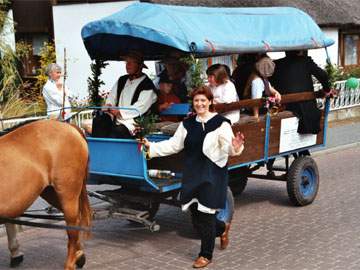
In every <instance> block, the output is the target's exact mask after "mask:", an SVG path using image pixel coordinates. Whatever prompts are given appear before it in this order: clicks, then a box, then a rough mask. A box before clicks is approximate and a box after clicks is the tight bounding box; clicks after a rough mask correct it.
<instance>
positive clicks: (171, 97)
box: [158, 73, 181, 122]
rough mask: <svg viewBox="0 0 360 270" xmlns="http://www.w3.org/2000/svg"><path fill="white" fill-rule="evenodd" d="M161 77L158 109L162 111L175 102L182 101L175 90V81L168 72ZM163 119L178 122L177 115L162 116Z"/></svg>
mask: <svg viewBox="0 0 360 270" xmlns="http://www.w3.org/2000/svg"><path fill="white" fill-rule="evenodd" d="M159 77H160V79H159V90H160V91H159V92H160V93H159V95H158V110H159V112H162V111H164V110H166V109H168V108H169V107H170V106H171V105H172V104H174V103H180V102H181V101H180V98H179V97H178V96H176V95H175V94H174V92H173V81H172V80H170V78H169V77H168V75H167V74H166V73H161V74H160V76H159ZM160 120H161V121H171V122H178V121H180V120H181V119H179V118H178V117H177V116H161V117H160Z"/></svg>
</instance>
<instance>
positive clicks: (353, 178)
mask: <svg viewBox="0 0 360 270" xmlns="http://www.w3.org/2000/svg"><path fill="white" fill-rule="evenodd" d="M359 157H360V146H359V145H355V146H354V147H351V148H344V149H342V150H341V151H325V152H323V153H318V154H316V155H315V156H314V158H315V160H316V162H317V164H318V167H319V171H320V178H321V180H320V181H321V185H320V190H319V193H318V196H317V199H316V200H315V201H314V203H313V204H311V205H309V206H306V207H294V206H292V205H291V204H290V203H289V200H288V196H287V192H286V185H285V183H283V182H274V181H264V180H255V179H254V180H252V179H251V180H249V184H248V186H247V188H246V190H245V192H244V193H243V194H242V195H241V196H239V197H237V198H236V199H235V207H236V213H235V216H234V220H233V224H232V229H231V238H230V240H231V242H230V245H229V247H228V248H227V249H226V250H224V251H220V250H219V249H218V247H219V240H218V239H217V244H216V249H215V254H214V261H213V263H212V264H210V265H209V267H208V269H221V270H222V269H244V270H255V269H269V270H281V269H286V270H287V269H291V270H298V269H299V270H300V269H301V270H305V269H309V270H317V269H326V270H327V269H339V270H340V269H341V270H344V269H354V270H355V269H360V256H359V254H360V202H359V194H360V184H359V181H360V179H359V175H360V167H359ZM157 221H158V223H159V224H160V225H161V230H160V232H156V233H151V232H149V231H146V230H136V231H123V230H122V229H124V228H126V227H129V223H128V222H127V221H123V220H106V221H96V222H95V224H94V225H95V228H97V229H101V230H109V231H110V232H96V233H94V235H93V237H92V238H91V239H90V240H88V241H86V243H85V251H86V255H87V259H88V261H87V264H86V265H85V269H89V270H90V269H126V270H128V269H148V270H150V269H151V270H155V269H156V270H160V269H164V270H165V269H166V270H169V269H171V270H173V269H174V270H176V269H192V268H191V265H192V262H193V260H194V258H195V257H196V254H197V252H198V251H199V240H198V239H196V237H195V235H194V233H193V230H192V227H191V224H190V220H189V217H188V216H187V214H185V213H182V212H181V211H180V209H178V208H175V207H170V206H161V208H160V211H159V213H158V215H157ZM130 226H131V225H130ZM131 228H136V227H134V226H132V227H131ZM19 240H20V242H21V246H22V250H23V251H24V252H25V261H24V263H23V265H22V266H21V268H20V269H26V270H29V269H62V266H63V262H64V259H65V256H66V235H65V233H64V232H63V231H51V230H46V229H33V228H32V229H27V230H25V231H24V232H23V233H21V234H20V235H19ZM6 245H7V242H6V238H5V237H0V246H1V247H2V248H1V249H0V269H9V268H8V250H7V249H6Z"/></svg>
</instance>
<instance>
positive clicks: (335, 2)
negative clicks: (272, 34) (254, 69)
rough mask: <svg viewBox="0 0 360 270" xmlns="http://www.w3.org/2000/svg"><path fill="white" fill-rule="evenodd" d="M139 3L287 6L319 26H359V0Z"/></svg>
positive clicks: (161, 0) (161, 1)
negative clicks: (307, 16) (304, 14)
mask: <svg viewBox="0 0 360 270" xmlns="http://www.w3.org/2000/svg"><path fill="white" fill-rule="evenodd" d="M141 2H151V3H158V4H171V5H189V6H208V7H215V6H216V7H269V6H273V7H274V6H289V7H296V8H299V9H301V10H303V11H305V12H306V13H308V14H310V16H311V17H313V18H314V20H315V21H316V22H317V23H318V24H319V25H320V26H338V27H340V28H348V27H354V26H359V25H360V1H359V0H217V1H214V0H143V1H141Z"/></svg>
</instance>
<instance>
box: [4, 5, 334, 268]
mask: <svg viewBox="0 0 360 270" xmlns="http://www.w3.org/2000/svg"><path fill="white" fill-rule="evenodd" d="M82 37H83V40H84V43H85V46H86V49H87V51H88V53H89V55H90V57H91V58H92V59H101V60H119V56H120V55H125V54H126V53H127V52H129V51H130V50H137V51H140V52H142V53H143V54H144V56H145V58H146V59H147V60H161V59H164V58H165V57H167V56H168V55H170V54H172V53H174V52H176V53H177V54H179V55H182V56H186V55H193V56H194V57H198V58H205V57H213V56H221V55H232V54H239V53H254V52H259V53H266V52H273V51H274V52H275V51H287V50H299V49H316V48H322V47H327V46H330V45H331V44H332V43H333V42H332V41H331V40H328V39H326V38H325V36H324V34H323V33H322V32H321V30H320V29H319V27H318V26H317V25H316V23H315V22H314V21H313V20H312V19H311V18H310V17H309V16H308V15H307V14H305V13H304V12H302V11H299V10H297V9H294V8H245V9H240V8H200V7H196V8H195V7H182V6H164V5H157V4H148V3H136V4H133V5H131V6H129V7H128V8H126V9H124V10H123V11H121V12H119V13H116V14H114V15H111V16H109V17H107V18H104V19H101V20H99V21H94V22H92V23H89V24H87V25H86V26H85V27H84V28H83V30H82ZM316 97H317V94H315V93H312V92H307V93H300V94H291V95H283V97H282V103H283V104H286V103H291V102H299V101H305V100H312V99H314V98H316ZM263 105H264V100H262V99H254V100H241V101H239V102H235V103H231V104H217V106H216V109H217V111H218V112H224V111H231V110H240V109H241V108H249V107H250V108H251V107H259V106H263ZM123 109H126V108H123ZM190 110H191V108H190V106H189V104H176V105H173V107H171V108H170V109H168V110H167V111H165V112H164V114H170V115H171V114H175V115H181V116H186V115H187V113H188V112H189V111H190ZM328 112H329V99H328V98H327V99H326V102H325V106H324V108H323V109H322V111H321V114H322V115H321V132H320V133H318V134H314V135H306V136H302V135H299V134H298V133H297V125H298V119H297V118H296V117H295V116H294V115H293V114H292V113H291V112H289V111H283V112H279V113H277V114H273V113H272V112H270V111H268V112H267V113H266V114H265V115H263V116H261V117H260V118H259V119H257V120H254V119H253V118H247V117H243V116H242V117H241V120H240V121H239V122H237V123H234V124H233V126H232V128H233V130H234V131H235V132H236V131H241V132H243V133H244V135H245V137H246V146H245V150H244V152H243V153H242V155H241V156H237V157H232V158H230V159H229V161H228V169H229V176H230V182H229V185H230V188H231V189H228V196H227V203H226V208H225V209H223V210H221V211H220V212H219V213H218V215H217V217H218V218H219V219H222V220H225V221H226V220H229V219H230V218H231V215H232V208H233V207H232V204H233V195H232V193H236V194H240V193H241V192H242V191H243V190H244V188H245V186H246V184H247V180H248V178H249V177H251V178H260V179H270V180H280V181H286V183H287V190H288V195H289V197H290V200H291V202H292V203H293V204H295V205H299V206H304V205H307V204H310V203H312V202H313V200H314V199H315V197H316V194H317V191H318V188H319V171H318V168H317V166H316V163H315V161H314V160H313V159H312V158H311V157H310V156H302V155H299V152H301V151H304V150H309V149H313V148H315V147H319V146H324V145H325V143H326V132H327V116H328ZM176 125H177V124H176V123H175V124H172V125H170V126H165V127H162V128H160V127H159V129H158V130H157V132H156V133H153V134H149V135H147V138H148V140H150V141H161V140H166V139H168V138H169V137H170V136H171V135H172V132H173V131H174V128H176ZM8 138H9V137H8ZM87 143H88V146H89V153H90V177H89V179H88V184H95V185H99V184H111V185H115V186H118V187H119V188H118V189H115V190H110V191H101V192H100V191H98V192H89V193H88V194H89V195H90V196H94V197H97V198H99V199H101V200H103V201H106V202H109V203H110V209H106V211H105V212H106V214H105V217H108V216H109V213H110V214H111V215H112V216H122V217H125V218H127V219H129V220H133V221H136V222H140V223H142V224H144V225H145V226H147V227H148V228H150V229H151V230H152V231H156V230H159V226H158V225H157V224H156V222H155V221H154V219H153V218H154V216H155V214H156V212H157V210H158V209H159V205H160V204H162V203H165V204H170V205H179V192H180V189H181V185H182V181H181V178H182V175H181V172H182V166H183V165H182V159H183V157H182V153H181V152H180V153H179V154H176V155H173V156H169V157H162V158H154V159H152V160H147V159H146V158H145V155H144V153H143V152H142V150H141V147H139V146H140V145H139V142H138V141H137V140H135V139H110V138H94V137H91V136H89V137H87ZM278 159H280V160H284V165H283V166H279V165H278V163H275V165H274V162H273V161H274V160H278ZM262 167H266V170H265V173H264V170H258V169H260V168H262ZM149 170H158V171H160V172H161V171H163V170H166V171H171V172H172V173H173V174H172V175H171V177H167V178H163V177H156V176H155V177H154V176H152V174H150V173H149V172H150V171H149ZM259 171H261V172H263V173H259ZM80 184H82V183H80ZM80 187H81V185H80ZM5 214H6V213H5ZM5 214H4V213H3V215H5ZM96 215H98V216H101V212H97V213H96ZM1 217H2V216H1V212H0V219H1ZM95 217H96V216H95ZM65 218H66V217H65ZM7 220H8V219H5V221H7ZM69 224H70V225H78V223H69ZM66 229H68V230H69V231H70V232H71V230H78V229H79V228H76V227H73V226H70V227H66ZM80 229H81V228H80ZM72 233H73V234H74V232H72ZM76 235H77V234H76ZM13 239H15V236H14V235H13ZM77 245H78V244H77ZM74 250H75V249H74ZM74 250H73V251H74ZM81 255H82V254H81ZM81 258H82V256H81ZM81 258H80V257H79V258H77V257H76V256H71V258H70V259H71V260H70V259H69V260H70V261H69V260H68V263H67V265H68V269H73V268H74V265H75V263H77V264H79V263H80V266H81V265H83V263H84V262H82V261H80V262H79V260H80V259H81Z"/></svg>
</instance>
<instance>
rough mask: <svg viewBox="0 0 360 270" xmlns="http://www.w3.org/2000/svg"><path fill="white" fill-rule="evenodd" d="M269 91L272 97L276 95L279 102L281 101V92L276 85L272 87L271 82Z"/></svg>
mask: <svg viewBox="0 0 360 270" xmlns="http://www.w3.org/2000/svg"><path fill="white" fill-rule="evenodd" d="M269 91H270V96H271V97H274V98H275V100H276V101H277V102H280V101H281V94H280V93H279V92H278V91H277V90H276V89H275V88H274V87H272V86H271V84H270V83H269Z"/></svg>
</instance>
